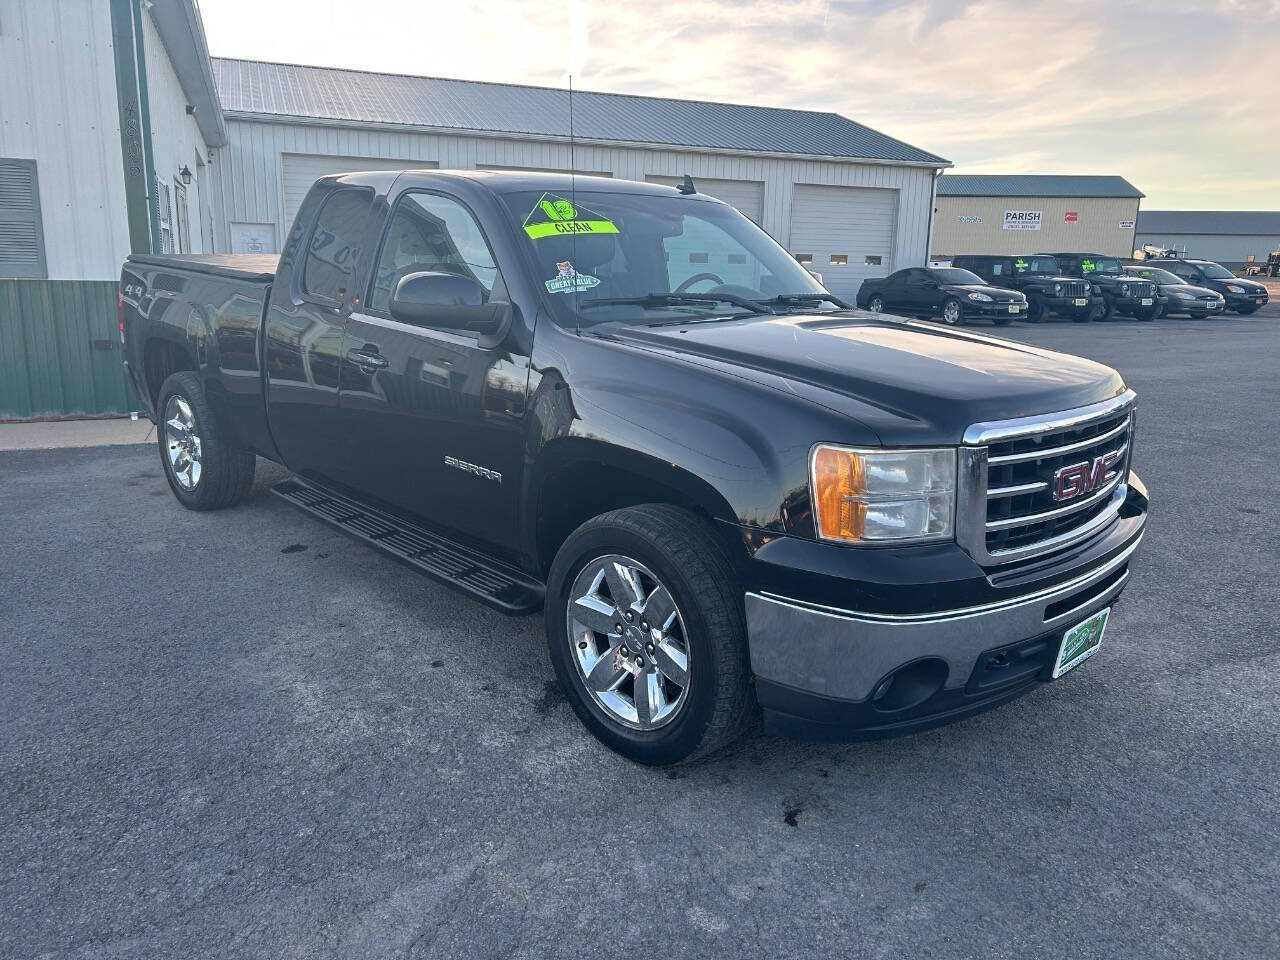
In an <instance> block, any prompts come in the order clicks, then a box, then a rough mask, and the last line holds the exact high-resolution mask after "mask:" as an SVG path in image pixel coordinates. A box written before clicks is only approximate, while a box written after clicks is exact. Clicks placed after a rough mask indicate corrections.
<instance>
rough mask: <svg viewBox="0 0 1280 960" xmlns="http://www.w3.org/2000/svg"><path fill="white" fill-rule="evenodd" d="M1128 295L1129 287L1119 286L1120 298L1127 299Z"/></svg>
mask: <svg viewBox="0 0 1280 960" xmlns="http://www.w3.org/2000/svg"><path fill="white" fill-rule="evenodd" d="M1128 295H1129V285H1128V284H1127V283H1122V284H1120V296H1122V297H1127V296H1128Z"/></svg>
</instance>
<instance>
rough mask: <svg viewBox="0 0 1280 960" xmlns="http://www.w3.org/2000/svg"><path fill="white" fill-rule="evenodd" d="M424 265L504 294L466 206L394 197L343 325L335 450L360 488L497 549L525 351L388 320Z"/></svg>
mask: <svg viewBox="0 0 1280 960" xmlns="http://www.w3.org/2000/svg"><path fill="white" fill-rule="evenodd" d="M424 271H430V272H442V273H456V274H460V275H464V276H468V277H471V278H473V279H475V280H476V281H477V282H479V284H480V285H481V286H482V287H483V288H484V290H485V291H486V293H487V297H488V300H487V302H490V303H497V302H503V301H508V300H509V299H510V298H509V296H508V293H507V288H506V284H505V282H504V280H503V277H502V272H501V271H500V270H499V269H498V264H497V261H496V258H495V256H494V253H493V247H492V245H491V244H490V242H489V239H488V238H487V237H486V235H485V232H484V230H483V229H482V227H481V224H480V222H479V220H478V219H477V217H476V216H475V214H474V213H473V212H472V210H471V209H470V208H469V207H468V206H466V205H465V204H464V203H463V202H462V201H461V200H459V199H458V198H456V197H453V196H451V195H448V194H445V193H443V192H438V191H432V190H423V189H413V188H410V189H407V190H405V191H404V192H402V193H401V194H400V195H399V196H398V198H396V199H395V201H394V206H393V208H392V211H391V216H390V219H389V221H388V227H387V230H386V232H385V234H384V236H383V238H382V240H381V244H380V247H379V250H378V253H377V259H376V260H375V261H374V263H373V275H372V276H373V280H372V284H371V289H370V291H369V297H368V300H367V302H366V303H365V304H364V305H363V306H362V308H361V309H360V310H358V311H356V312H353V313H352V315H351V319H350V322H349V323H348V325H347V329H346V339H345V343H344V353H343V356H344V360H343V363H344V367H343V378H342V379H343V383H342V391H341V401H340V403H341V408H342V422H343V437H344V445H345V446H346V447H347V449H349V450H350V452H351V455H352V456H353V457H354V458H356V461H357V462H358V464H359V475H360V481H359V487H360V489H361V491H362V492H363V493H365V494H367V495H369V496H370V497H371V498H372V499H375V500H377V501H379V502H381V503H383V504H386V505H387V506H390V507H392V508H394V510H395V511H397V512H400V513H404V514H408V515H411V516H412V517H414V518H418V519H421V520H424V521H426V522H427V523H428V525H430V526H433V527H437V528H440V529H442V530H444V531H446V532H450V533H453V534H456V535H457V539H460V540H464V541H469V542H473V543H476V544H477V545H482V546H485V547H487V548H490V549H494V550H495V551H496V552H501V551H502V550H504V549H511V548H512V547H513V545H514V544H515V542H516V539H517V538H516V537H515V535H514V534H515V531H516V530H517V507H518V500H519V497H518V495H519V489H520V476H521V467H522V452H523V441H522V434H521V422H522V417H523V413H524V403H525V390H526V388H527V385H528V361H529V358H528V355H527V353H528V350H527V347H523V346H520V344H521V343H523V342H524V341H522V340H521V338H519V337H516V336H501V335H499V336H491V337H489V338H485V337H482V336H478V335H476V334H474V333H469V332H466V331H463V330H459V329H449V328H447V327H445V326H440V327H426V326H418V325H414V324H410V323H405V322H402V321H400V320H396V319H394V318H393V317H392V316H391V311H390V305H391V297H392V294H393V293H394V292H395V289H396V285H397V283H398V282H399V281H400V280H401V279H402V278H403V277H405V276H407V275H409V274H411V273H419V272H424ZM515 322H518V321H515Z"/></svg>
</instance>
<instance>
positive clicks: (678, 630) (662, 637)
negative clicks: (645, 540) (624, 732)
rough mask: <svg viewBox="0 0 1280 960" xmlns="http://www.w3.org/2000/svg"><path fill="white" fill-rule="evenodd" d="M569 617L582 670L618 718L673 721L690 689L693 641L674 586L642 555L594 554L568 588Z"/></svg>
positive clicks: (642, 724) (653, 724)
mask: <svg viewBox="0 0 1280 960" xmlns="http://www.w3.org/2000/svg"><path fill="white" fill-rule="evenodd" d="M565 622H566V623H567V624H568V625H569V643H570V645H571V647H572V649H573V656H574V663H575V664H577V667H578V676H579V678H580V679H581V680H582V682H583V684H584V685H585V686H586V688H587V690H588V691H589V692H590V693H591V697H592V699H594V700H595V702H596V703H597V704H598V705H599V706H600V707H601V708H603V710H604V711H605V713H606V714H608V716H609V718H610V719H611V720H616V721H617V722H618V723H621V724H622V725H623V726H626V727H630V728H631V729H633V730H653V729H656V728H658V727H661V726H663V725H665V724H667V723H670V722H671V721H672V720H673V719H675V717H676V715H677V714H678V713H679V712H680V708H681V707H683V706H684V703H685V700H686V699H688V696H687V695H688V691H689V643H688V640H687V637H686V634H685V630H684V620H683V619H682V618H681V616H680V611H679V610H678V609H677V608H676V605H675V601H674V600H673V599H672V598H671V594H670V592H668V590H667V588H666V587H665V586H663V585H662V583H660V582H659V581H658V578H657V577H655V576H654V575H653V573H652V572H651V571H650V570H649V569H648V568H647V567H645V566H644V564H642V563H639V562H638V561H636V560H632V559H631V558H630V557H624V556H621V555H618V554H610V555H608V556H604V557H598V558H597V559H595V560H592V561H591V562H590V563H588V564H587V565H586V566H585V567H583V569H582V572H581V573H579V574H578V576H577V579H575V580H574V581H573V587H572V588H571V589H570V591H569V604H568V611H567V616H566V617H565Z"/></svg>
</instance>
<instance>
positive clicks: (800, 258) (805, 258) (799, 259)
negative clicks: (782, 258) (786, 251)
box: [792, 253, 813, 263]
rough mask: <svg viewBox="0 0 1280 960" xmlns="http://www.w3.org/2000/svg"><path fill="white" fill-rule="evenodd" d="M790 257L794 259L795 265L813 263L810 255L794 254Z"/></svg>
mask: <svg viewBox="0 0 1280 960" xmlns="http://www.w3.org/2000/svg"><path fill="white" fill-rule="evenodd" d="M792 256H794V257H795V258H796V263H813V254H812V253H795V254H792Z"/></svg>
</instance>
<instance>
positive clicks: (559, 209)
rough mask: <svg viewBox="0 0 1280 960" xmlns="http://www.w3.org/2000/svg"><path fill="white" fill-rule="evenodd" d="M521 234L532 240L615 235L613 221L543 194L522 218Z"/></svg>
mask: <svg viewBox="0 0 1280 960" xmlns="http://www.w3.org/2000/svg"><path fill="white" fill-rule="evenodd" d="M524 232H525V233H527V234H528V235H529V237H530V238H531V239H533V240H538V239H540V238H542V237H557V236H561V235H562V234H572V233H617V232H618V228H617V226H616V225H615V224H614V222H613V221H612V220H606V219H605V218H604V217H602V216H600V214H598V213H595V212H594V211H591V210H588V209H587V208H586V207H578V206H575V205H574V204H573V203H572V202H571V201H569V200H566V199H564V197H557V196H555V195H554V194H551V193H544V194H543V195H542V199H541V200H539V201H538V202H537V203H536V204H535V205H534V208H533V209H532V210H530V211H529V215H528V216H527V217H525V218H524Z"/></svg>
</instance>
